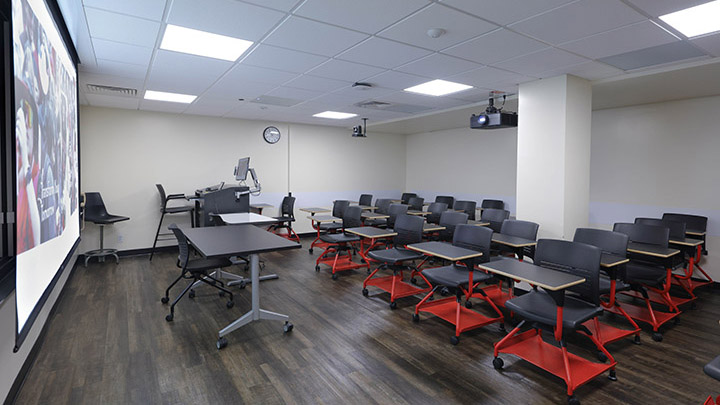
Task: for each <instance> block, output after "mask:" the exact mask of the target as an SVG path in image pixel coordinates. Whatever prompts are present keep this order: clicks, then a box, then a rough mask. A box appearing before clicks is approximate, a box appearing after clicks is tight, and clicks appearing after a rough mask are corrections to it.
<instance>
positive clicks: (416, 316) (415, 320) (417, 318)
mask: <svg viewBox="0 0 720 405" xmlns="http://www.w3.org/2000/svg"><path fill="white" fill-rule="evenodd" d="M412 320H413V322H415V323H418V322H420V315H418V314H413V315H412Z"/></svg>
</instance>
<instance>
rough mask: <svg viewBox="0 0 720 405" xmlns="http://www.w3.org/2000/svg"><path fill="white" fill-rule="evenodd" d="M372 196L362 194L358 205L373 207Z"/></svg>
mask: <svg viewBox="0 0 720 405" xmlns="http://www.w3.org/2000/svg"><path fill="white" fill-rule="evenodd" d="M372 197H373V196H372V194H360V200H358V204H360V205H367V206H370V205H372Z"/></svg>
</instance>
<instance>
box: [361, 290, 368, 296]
mask: <svg viewBox="0 0 720 405" xmlns="http://www.w3.org/2000/svg"><path fill="white" fill-rule="evenodd" d="M362 293H363V297H367V296H368V293H369V291H368V289H367V288H363V290H362Z"/></svg>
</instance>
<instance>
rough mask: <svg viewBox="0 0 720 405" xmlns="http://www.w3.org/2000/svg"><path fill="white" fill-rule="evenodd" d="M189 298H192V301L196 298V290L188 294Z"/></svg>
mask: <svg viewBox="0 0 720 405" xmlns="http://www.w3.org/2000/svg"><path fill="white" fill-rule="evenodd" d="M188 298H190V299H194V298H195V290H190V293H188Z"/></svg>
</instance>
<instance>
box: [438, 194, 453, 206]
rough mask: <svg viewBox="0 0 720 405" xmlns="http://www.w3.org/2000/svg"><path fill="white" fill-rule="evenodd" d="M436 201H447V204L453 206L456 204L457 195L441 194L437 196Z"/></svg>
mask: <svg viewBox="0 0 720 405" xmlns="http://www.w3.org/2000/svg"><path fill="white" fill-rule="evenodd" d="M435 202H436V203H445V204H447V207H448V208H452V207H453V204H455V197H453V196H449V195H439V196H437V197H435Z"/></svg>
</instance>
